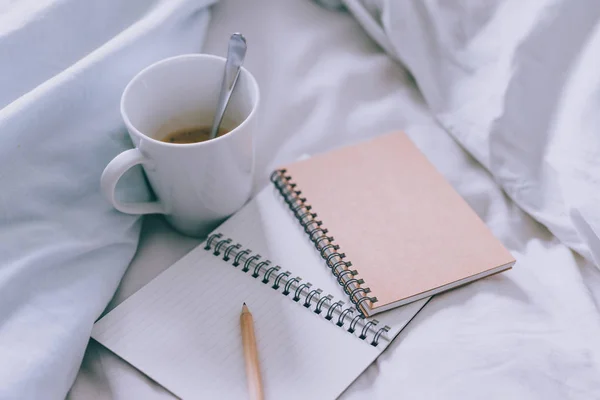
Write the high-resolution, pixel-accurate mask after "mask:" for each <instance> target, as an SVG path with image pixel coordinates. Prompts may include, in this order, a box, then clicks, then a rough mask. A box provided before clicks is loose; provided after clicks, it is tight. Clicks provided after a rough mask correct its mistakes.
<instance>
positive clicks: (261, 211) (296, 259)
mask: <svg viewBox="0 0 600 400" xmlns="http://www.w3.org/2000/svg"><path fill="white" fill-rule="evenodd" d="M356 229H357V231H360V227H356ZM215 232H219V233H222V234H223V236H224V237H226V238H231V239H232V240H233V242H232V243H240V244H241V245H242V246H243V248H249V249H252V250H253V252H255V253H259V254H260V255H261V256H262V258H261V259H262V260H264V259H269V260H271V261H272V263H273V265H275V264H278V265H280V266H281V267H282V270H289V271H290V272H292V273H293V274H295V275H294V276H300V277H301V278H302V280H303V281H307V282H311V283H312V284H313V288H321V289H323V293H330V294H332V295H333V296H334V297H335V298H336V299H338V300H343V301H344V302H345V307H348V306H350V304H351V302H350V300H349V297H348V295H346V293H344V291H343V289H342V287H341V286H340V285H339V284H338V283H337V280H336V278H335V277H334V276H333V274H332V273H331V270H330V269H329V268H328V267H327V265H326V264H325V261H324V260H323V258H321V256H320V254H319V253H318V251H317V250H316V249H315V247H314V245H313V243H312V242H311V241H310V240H309V237H308V235H307V234H306V232H305V231H304V228H303V227H302V226H301V225H300V224H299V223H298V220H297V219H296V218H295V217H294V215H293V213H292V211H291V210H290V209H289V207H288V205H287V204H286V203H285V201H284V199H283V197H282V196H281V195H280V194H279V192H278V191H277V190H276V188H275V187H274V186H273V185H268V186H267V187H265V188H264V189H263V190H261V191H260V192H259V193H258V194H257V195H256V197H255V198H254V199H253V200H252V201H251V202H249V203H248V204H247V205H246V206H245V207H244V208H243V209H242V210H241V211H240V212H238V213H237V214H235V215H234V216H233V217H231V218H230V219H229V220H227V221H226V222H225V223H223V224H222V225H221V226H219V227H218V228H217V229H216V230H215ZM428 300H429V298H426V299H423V300H419V301H416V302H413V303H410V304H407V305H405V306H403V307H398V308H395V309H392V310H390V311H386V312H383V313H380V314H378V315H377V316H376V317H375V318H376V319H377V320H378V321H379V324H378V326H384V325H388V326H390V327H391V330H390V332H389V333H388V335H387V337H388V338H390V339H393V338H394V337H395V336H396V335H398V333H400V331H401V330H402V329H403V328H404V327H405V326H406V324H408V323H409V322H410V320H411V319H412V318H413V317H414V316H415V315H416V314H417V313H418V312H419V311H420V310H421V308H423V306H424V305H425V304H426V303H427V301H428ZM385 345H386V344H385V343H383V346H379V347H385ZM367 366H368V365H365V368H366V367H367Z"/></svg>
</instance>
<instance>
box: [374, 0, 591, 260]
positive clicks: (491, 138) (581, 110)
mask: <svg viewBox="0 0 600 400" xmlns="http://www.w3.org/2000/svg"><path fill="white" fill-rule="evenodd" d="M368 3H369V10H371V11H372V10H377V11H378V13H377V12H375V13H374V15H375V19H376V20H378V21H379V22H380V23H381V25H382V27H383V31H384V34H385V35H386V36H387V42H389V43H390V47H392V48H393V50H392V53H393V54H394V56H395V57H396V58H398V59H399V60H400V61H401V62H402V63H403V64H404V65H405V66H406V67H407V68H408V69H409V70H410V72H411V73H412V74H413V76H414V77H415V79H416V81H417V84H418V85H419V88H420V90H421V91H422V93H423V96H424V98H425V101H426V102H427V104H428V106H429V107H430V108H431V110H432V111H433V113H434V115H435V116H436V118H437V119H438V120H439V121H440V122H441V124H442V125H443V126H444V128H445V129H446V130H447V131H448V132H450V133H451V134H452V135H453V136H454V138H455V139H457V140H458V141H459V142H460V144H461V145H462V146H464V147H465V149H466V150H467V151H468V152H469V153H471V154H472V155H473V156H474V157H475V158H476V159H477V160H478V161H479V162H481V163H482V164H483V165H484V166H485V167H486V168H487V169H488V170H489V171H490V172H491V173H492V175H493V177H494V179H495V180H496V182H497V183H498V184H499V185H500V186H501V187H502V189H504V191H505V192H506V193H507V194H508V195H509V196H510V197H511V199H512V200H513V201H515V202H516V203H517V204H518V205H519V206H520V207H521V208H522V209H523V210H525V211H526V212H527V213H529V214H530V215H531V216H532V217H533V218H535V219H536V220H537V221H539V222H540V223H542V224H543V225H545V226H546V227H547V228H548V229H549V230H550V231H551V232H552V233H553V234H554V235H556V236H557V237H558V238H559V239H560V240H561V241H562V242H563V243H565V244H566V245H567V246H569V247H571V248H573V249H574V250H576V251H577V252H579V253H580V254H582V255H583V256H584V257H586V258H587V259H588V260H590V261H592V262H594V263H595V264H596V265H600V253H599V252H598V251H599V249H598V247H597V245H595V243H596V242H598V240H599V239H598V237H599V235H600V208H599V207H598V204H600V168H599V167H598V165H599V162H600V161H599V160H600V134H599V133H600V114H599V113H598V110H599V109H600V75H599V74H598V71H600V3H598V2H597V1H594V0H582V1H576V2H573V1H567V0H543V1H529V2H523V1H519V0H509V1H485V2H473V1H453V2H447V1H444V0H428V1H422V0H407V1H394V0H369V1H368Z"/></svg>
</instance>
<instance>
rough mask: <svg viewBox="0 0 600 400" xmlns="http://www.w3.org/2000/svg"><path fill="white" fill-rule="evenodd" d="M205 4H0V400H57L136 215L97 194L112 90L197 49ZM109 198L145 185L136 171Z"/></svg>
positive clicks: (96, 0)
mask: <svg viewBox="0 0 600 400" xmlns="http://www.w3.org/2000/svg"><path fill="white" fill-rule="evenodd" d="M210 3H212V1H209V0H169V1H166V0H165V1H160V0H155V1H146V0H133V1H127V2H122V1H120V0H109V1H107V0H86V1H83V2H82V1H76V0H65V1H19V2H12V1H8V2H6V1H0V108H1V110H0V382H1V383H0V399H42V398H43V399H54V398H56V399H58V398H64V396H65V395H66V393H67V391H68V390H69V388H70V386H71V385H72V382H73V380H74V379H75V375H76V373H77V370H78V368H79V365H80V362H81V359H82V358H83V353H84V350H85V347H86V345H87V342H88V338H89V333H90V330H91V327H92V324H93V322H94V321H95V319H96V318H97V317H98V316H99V315H100V313H101V312H102V310H103V309H104V307H105V306H106V304H107V303H108V301H109V300H110V298H111V297H112V295H113V293H114V291H115V290H116V288H117V285H118V283H119V281H120V279H121V277H122V276H123V273H124V272H125V269H126V268H127V265H128V264H129V262H130V261H131V258H132V257H133V255H134V253H135V250H136V247H137V242H138V236H139V229H140V223H139V222H140V219H139V218H137V217H133V216H128V215H124V214H120V213H118V212H115V211H114V210H113V209H111V207H110V205H109V204H108V203H107V202H106V201H105V200H104V198H103V197H102V196H101V194H100V188H99V183H98V182H99V181H98V179H99V177H100V174H101V172H102V170H103V168H104V166H105V165H106V164H107V163H108V161H109V160H110V159H111V158H112V157H114V156H115V155H116V154H118V153H119V152H120V151H123V150H124V149H126V148H128V147H131V142H130V141H129V139H128V138H127V136H126V134H125V129H124V127H123V125H122V123H121V117H120V115H119V98H120V95H121V91H122V90H123V88H124V87H125V85H126V84H127V82H128V81H129V79H131V78H132V77H133V75H135V74H136V73H137V72H138V71H139V70H140V69H142V68H143V67H145V66H147V65H148V64H149V63H152V62H154V61H157V60H160V59H162V58H165V57H168V56H172V55H175V54H181V53H188V52H194V51H198V50H199V49H200V46H201V44H202V41H203V37H204V34H205V29H206V27H207V25H208V12H207V11H206V6H207V5H208V4H210ZM122 186H123V189H124V190H122V191H121V194H122V196H124V197H129V198H137V199H140V198H143V197H145V196H146V195H147V194H146V193H147V191H146V188H145V186H144V183H143V180H142V176H141V174H140V171H136V172H135V173H132V174H130V175H129V177H128V179H127V180H125V181H124V182H122Z"/></svg>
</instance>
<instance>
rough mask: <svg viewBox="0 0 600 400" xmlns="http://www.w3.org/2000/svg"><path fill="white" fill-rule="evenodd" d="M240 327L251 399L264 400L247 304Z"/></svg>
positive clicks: (250, 315) (251, 322)
mask: <svg viewBox="0 0 600 400" xmlns="http://www.w3.org/2000/svg"><path fill="white" fill-rule="evenodd" d="M240 325H241V328H242V346H243V349H244V360H245V364H246V378H247V380H248V390H249V392H250V398H251V399H252V400H262V399H263V398H264V394H263V387H262V379H261V376H260V365H259V362H258V349H257V347H256V335H255V334H254V321H253V319H252V314H251V313H250V310H249V309H248V306H247V305H246V303H244V305H243V306H242V313H241V315H240Z"/></svg>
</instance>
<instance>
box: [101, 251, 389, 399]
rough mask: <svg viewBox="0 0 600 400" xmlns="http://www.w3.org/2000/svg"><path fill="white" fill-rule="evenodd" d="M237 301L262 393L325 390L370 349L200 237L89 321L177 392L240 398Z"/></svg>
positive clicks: (341, 384)
mask: <svg viewBox="0 0 600 400" xmlns="http://www.w3.org/2000/svg"><path fill="white" fill-rule="evenodd" d="M244 302H246V303H247V304H248V306H249V308H250V310H251V312H252V314H253V316H254V322H255V329H256V337H257V340H258V348H259V355H260V363H261V370H262V374H263V381H264V386H265V396H266V398H290V399H294V398H298V399H299V398H302V399H306V398H334V397H336V396H338V395H339V394H340V393H341V392H342V391H343V390H344V389H345V388H346V387H347V386H348V385H349V384H350V383H351V382H352V381H353V380H354V379H355V378H356V377H357V376H358V375H359V374H360V373H361V372H362V370H364V368H365V367H366V366H368V365H369V364H370V363H371V362H372V361H373V360H374V359H375V358H376V357H377V355H378V354H379V352H380V350H379V348H375V347H373V346H370V345H369V344H367V343H365V342H364V341H361V340H359V339H358V338H356V337H355V336H353V335H351V334H349V333H347V332H346V331H345V330H344V329H341V328H339V327H337V326H335V325H334V324H332V323H330V322H328V321H325V320H324V319H323V317H322V316H319V315H316V314H314V313H312V312H310V310H307V309H306V308H304V307H302V305H301V304H298V303H296V302H294V301H293V300H292V299H291V298H290V297H286V296H283V295H282V294H281V292H280V291H277V290H274V289H272V288H271V286H270V285H265V284H263V283H262V282H261V281H259V280H257V279H254V278H252V277H251V274H246V273H243V272H241V270H240V268H239V267H238V268H235V267H233V266H232V265H231V264H230V262H225V261H223V260H222V259H221V258H218V257H215V256H213V255H212V253H211V252H207V251H205V250H204V249H203V248H202V247H199V248H197V249H195V250H193V251H192V252H190V253H189V254H188V255H187V256H185V257H184V258H183V259H181V260H180V261H179V262H177V263H176V264H175V265H173V266H172V267H171V268H169V269H168V270H166V271H165V272H164V273H162V274H161V275H159V276H158V277H157V278H156V279H154V280H153V281H152V282H150V283H149V284H148V285H147V286H145V287H144V288H142V289H141V290H140V291H138V292H137V293H135V294H134V295H133V296H131V297H130V298H129V299H127V300H126V301H125V302H123V303H122V304H121V305H119V306H118V307H116V308H115V309H114V310H113V311H111V312H110V313H108V314H107V315H106V316H105V317H104V318H102V319H101V320H100V321H98V322H97V323H96V325H95V326H94V330H93V333H92V337H93V338H94V339H96V340H97V341H98V342H100V343H102V344H103V345H104V346H106V347H107V348H109V349H110V350H112V351H113V352H114V353H116V354H117V355H119V356H120V357H122V358H123V359H125V360H126V361H128V362H129V363H130V364H132V365H133V366H135V367H136V368H138V369H140V370H141V371H142V372H144V373H145V374H147V375H148V376H149V377H150V378H152V379H154V380H155V381H157V382H158V383H159V384H161V385H163V386H164V387H165V388H167V389H168V390H170V391H171V392H173V393H174V394H175V395H177V396H178V397H182V398H185V399H194V398H245V397H246V396H247V390H246V377H245V372H244V360H243V353H242V349H241V338H240V326H239V317H240V312H241V307H242V303H244Z"/></svg>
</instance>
